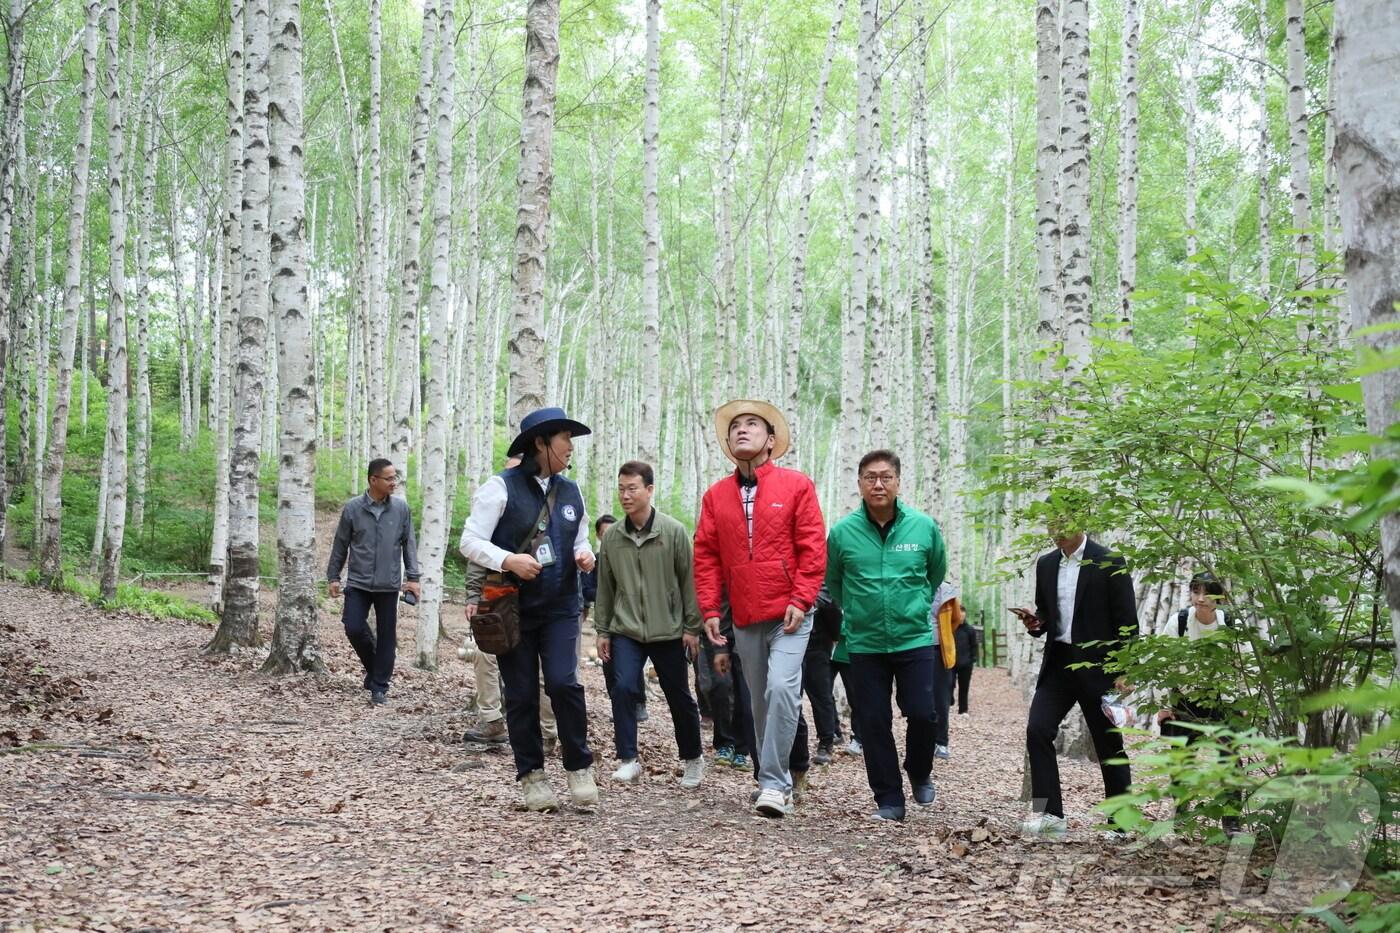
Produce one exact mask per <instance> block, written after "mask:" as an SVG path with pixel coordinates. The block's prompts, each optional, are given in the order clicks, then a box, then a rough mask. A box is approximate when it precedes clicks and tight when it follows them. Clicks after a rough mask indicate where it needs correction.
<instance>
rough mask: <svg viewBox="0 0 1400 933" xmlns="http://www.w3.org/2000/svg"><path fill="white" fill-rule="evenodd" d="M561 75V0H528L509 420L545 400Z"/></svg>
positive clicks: (517, 418)
mask: <svg viewBox="0 0 1400 933" xmlns="http://www.w3.org/2000/svg"><path fill="white" fill-rule="evenodd" d="M558 74H559V0H529V4H528V6H527V8H526V11H525V87H524V93H523V100H522V107H521V111H520V167H519V170H518V171H517V173H516V192H517V202H516V209H515V252H514V265H513V268H512V272H511V284H512V286H513V291H514V300H513V301H512V304H511V327H510V370H511V373H512V380H511V389H512V391H513V393H514V398H513V399H511V401H510V409H509V411H510V423H511V425H512V426H514V425H518V424H520V419H521V418H523V417H525V415H526V414H528V413H529V412H531V411H533V410H534V409H537V408H542V407H544V404H545V365H546V363H545V339H544V289H545V261H546V258H547V256H548V253H549V196H550V189H551V188H552V187H553V185H554V96H555V81H556V79H557V78H558Z"/></svg>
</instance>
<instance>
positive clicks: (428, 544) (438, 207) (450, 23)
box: [416, 0, 457, 671]
mask: <svg viewBox="0 0 1400 933" xmlns="http://www.w3.org/2000/svg"><path fill="white" fill-rule="evenodd" d="M441 3H442V12H441V17H442V26H441V32H440V37H441V42H440V43H439V45H440V48H439V50H438V70H437V79H436V81H435V82H434V83H435V85H436V87H437V108H436V111H435V113H434V115H433V122H434V133H433V135H434V139H433V149H434V153H435V155H436V158H437V177H436V179H435V182H434V185H433V268H432V279H431V282H430V284H429V290H428V389H427V395H426V397H425V399H424V402H425V406H426V408H427V414H428V423H427V426H426V428H427V429H426V431H425V436H424V449H423V460H424V464H423V473H424V485H423V535H422V540H423V563H422V571H423V577H422V590H423V597H422V600H421V601H420V602H419V605H418V637H417V644H418V658H417V661H416V664H417V666H418V667H421V668H424V669H425V670H430V671H431V670H437V640H438V629H439V627H440V626H441V621H442V620H441V610H442V578H443V575H442V564H443V558H444V556H445V555H446V554H447V530H448V529H447V526H448V523H449V522H450V521H451V518H452V516H451V515H450V514H449V512H448V502H447V445H448V438H449V433H448V431H449V427H450V425H451V424H452V403H451V398H452V395H451V392H450V391H449V380H448V366H449V360H448V339H449V336H450V324H449V321H448V316H449V314H450V312H451V300H452V299H451V294H452V292H451V288H452V267H451V262H450V259H451V254H452V116H453V114H454V113H455V111H456V96H455V85H456V81H457V75H456V37H457V25H456V23H455V22H454V19H453V9H452V7H453V0H441Z"/></svg>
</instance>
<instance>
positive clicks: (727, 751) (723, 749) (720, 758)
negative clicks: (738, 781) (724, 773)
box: [715, 745, 734, 765]
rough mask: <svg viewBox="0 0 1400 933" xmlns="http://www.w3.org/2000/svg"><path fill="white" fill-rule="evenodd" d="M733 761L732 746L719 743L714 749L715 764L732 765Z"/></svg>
mask: <svg viewBox="0 0 1400 933" xmlns="http://www.w3.org/2000/svg"><path fill="white" fill-rule="evenodd" d="M733 763H734V746H732V745H721V746H720V747H719V748H717V749H715V764H717V765H732V764H733Z"/></svg>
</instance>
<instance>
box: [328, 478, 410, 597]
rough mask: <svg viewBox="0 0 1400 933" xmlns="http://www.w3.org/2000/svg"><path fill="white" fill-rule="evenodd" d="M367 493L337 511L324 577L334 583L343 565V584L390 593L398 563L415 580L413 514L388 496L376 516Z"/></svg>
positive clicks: (397, 579)
mask: <svg viewBox="0 0 1400 933" xmlns="http://www.w3.org/2000/svg"><path fill="white" fill-rule="evenodd" d="M371 505H375V506H377V505H378V504H377V503H375V502H374V500H372V499H371V498H370V497H369V493H364V494H363V495H359V496H356V497H355V498H353V499H351V500H350V501H349V502H347V503H345V507H344V508H343V509H341V510H340V524H339V525H337V526H336V529H335V541H334V542H332V543H331V560H330V563H329V564H327V565H326V579H327V580H330V581H331V582H335V581H337V580H339V579H340V571H341V569H342V568H344V567H345V566H346V563H347V558H348V559H349V560H348V563H349V569H348V571H347V572H346V574H345V585H346V586H353V587H355V589H357V590H369V591H371V592H393V591H395V590H398V588H399V585H400V576H399V562H400V560H402V562H403V569H404V571H405V572H406V575H407V577H408V579H409V580H417V579H418V576H419V573H418V542H417V541H415V540H414V537H413V514H412V513H411V512H409V510H408V503H407V502H405V501H404V500H403V499H399V498H396V497H394V496H390V497H389V498H388V499H386V500H385V502H384V506H383V509H382V510H381V511H380V514H379V516H378V517H377V518H376V517H375V512H374V509H371Z"/></svg>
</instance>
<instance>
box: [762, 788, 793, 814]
mask: <svg viewBox="0 0 1400 933" xmlns="http://www.w3.org/2000/svg"><path fill="white" fill-rule="evenodd" d="M790 801H791V798H790V797H788V796H787V795H785V794H783V793H782V792H781V791H776V790H773V789H772V788H768V787H765V788H764V789H763V790H761V791H759V792H758V800H757V801H755V802H754V805H753V808H754V812H755V813H757V814H758V815H759V816H770V817H776V818H779V819H781V818H782V817H784V816H787V815H788V814H789V813H791V812H792V803H791V802H790Z"/></svg>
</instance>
